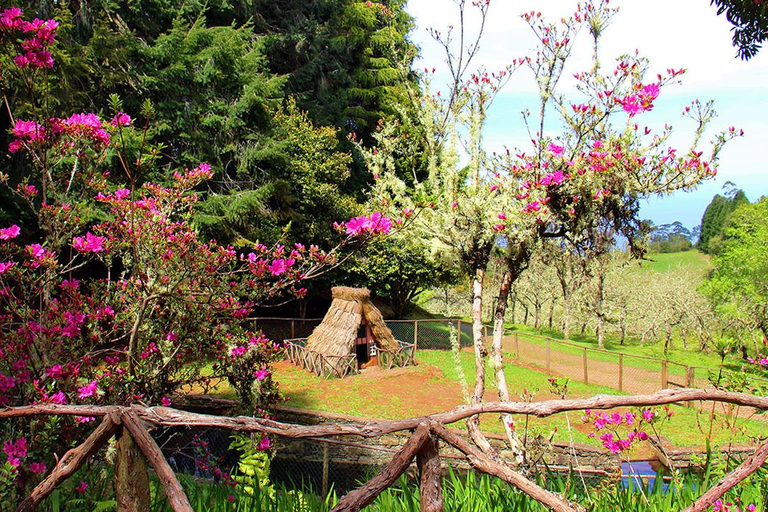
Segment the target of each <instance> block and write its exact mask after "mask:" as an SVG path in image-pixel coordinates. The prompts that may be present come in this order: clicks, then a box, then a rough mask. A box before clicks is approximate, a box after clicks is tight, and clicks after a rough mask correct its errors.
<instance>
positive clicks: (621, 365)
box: [619, 354, 624, 391]
mask: <svg viewBox="0 0 768 512" xmlns="http://www.w3.org/2000/svg"><path fill="white" fill-rule="evenodd" d="M619 391H624V354H619Z"/></svg>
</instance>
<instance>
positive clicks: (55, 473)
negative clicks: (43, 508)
mask: <svg viewBox="0 0 768 512" xmlns="http://www.w3.org/2000/svg"><path fill="white" fill-rule="evenodd" d="M699 400H701V401H718V402H726V403H731V404H736V405H741V406H746V407H754V408H756V409H759V410H763V411H765V410H768V397H759V396H754V395H748V394H744V393H733V392H727V391H719V390H701V389H669V390H663V391H659V392H657V393H654V394H650V395H634V396H615V395H597V396H594V397H592V398H583V399H569V400H550V401H545V402H533V403H526V402H487V403H480V404H475V405H464V406H459V407H457V408H455V409H453V410H450V411H446V412H442V413H438V414H433V415H430V416H423V417H416V418H408V419H403V420H392V421H382V422H373V423H349V424H335V425H309V426H308V425H294V424H288V423H281V422H277V421H273V420H268V419H262V418H253V417H246V416H237V417H225V416H212V415H206V414H197V413H192V412H186V411H181V410H177V409H172V408H168V407H143V406H138V405H132V406H128V407H123V406H88V405H55V404H40V405H29V406H23V407H11V408H6V409H0V418H12V417H28V416H40V415H77V416H95V417H101V418H102V422H101V424H100V425H99V426H98V427H97V428H96V429H95V430H94V431H93V433H91V435H90V436H89V437H88V438H87V439H86V440H85V442H83V443H82V444H81V445H79V446H77V447H75V448H73V449H71V450H70V451H68V452H67V453H66V454H65V455H64V456H63V457H61V458H60V459H59V461H58V463H57V464H56V466H55V467H54V468H53V470H52V471H51V472H50V474H48V475H47V476H46V477H45V478H44V479H43V481H42V482H41V483H40V484H38V486H37V487H35V488H34V489H33V491H32V493H31V494H30V496H28V497H27V498H26V499H24V500H23V501H22V502H21V503H20V504H19V506H18V508H17V509H16V510H17V511H31V510H34V509H35V508H36V507H37V506H38V505H39V504H40V503H41V502H42V500H44V499H45V497H46V496H48V495H49V494H50V493H51V492H52V491H53V490H54V489H55V488H56V486H58V485H59V484H60V483H61V482H63V481H64V480H66V479H67V478H68V477H69V476H70V475H72V474H73V473H74V472H75V471H77V469H79V468H80V467H82V465H83V464H85V463H86V462H87V461H88V459H90V458H91V457H92V456H93V455H95V454H96V452H98V450H99V449H100V448H101V447H102V446H104V444H105V443H106V442H107V441H108V440H109V439H110V438H111V437H112V436H115V435H116V436H117V437H118V450H117V451H118V461H117V463H116V464H118V465H119V464H121V463H123V462H122V461H121V460H120V458H121V457H124V456H125V455H123V454H124V453H127V450H121V448H120V444H123V443H125V442H126V441H128V440H129V439H130V440H131V441H132V442H135V444H136V445H137V447H138V448H139V452H140V454H142V455H143V457H145V458H146V460H147V461H148V462H149V464H150V465H152V467H153V468H154V469H155V471H156V473H157V475H158V477H159V479H160V483H161V485H162V487H163V489H164V490H165V494H166V496H167V498H168V501H169V503H170V504H171V506H172V508H173V510H174V511H177V512H190V511H192V507H191V505H190V503H189V500H188V499H187V497H186V495H185V494H184V491H183V489H182V488H181V485H180V484H179V481H178V479H177V477H176V475H175V473H174V472H173V471H172V470H171V468H170V466H168V463H167V462H166V460H165V458H164V457H163V455H162V452H161V450H160V448H159V447H158V446H157V443H156V442H155V441H154V440H153V439H152V437H151V436H150V435H149V433H148V432H147V425H146V424H154V425H163V426H178V427H181V426H185V427H192V426H198V427H200V426H205V427H218V428H225V429H231V430H235V431H240V432H260V433H263V434H269V435H275V436H284V437H290V438H303V437H304V438H306V437H315V438H319V437H326V436H334V435H356V436H360V437H363V438H370V437H377V436H380V435H383V434H388V433H393V432H398V431H406V430H408V431H413V432H414V433H413V434H412V436H411V438H410V439H409V440H408V442H406V444H405V445H404V446H403V447H402V448H401V449H400V450H399V451H398V452H397V453H395V455H394V456H393V458H392V461H391V462H390V463H389V465H388V466H387V467H386V468H385V469H384V470H383V471H382V472H381V473H380V474H379V475H378V476H376V477H374V478H373V479H371V480H369V481H368V482H367V483H365V484H363V485H362V486H361V487H359V488H358V489H355V490H353V491H351V492H350V493H348V494H347V495H345V496H344V497H342V498H341V500H340V501H339V503H338V504H337V505H336V507H335V508H334V511H357V510H360V508H362V507H363V506H365V505H366V504H368V503H371V502H372V501H373V500H375V499H376V497H377V496H378V495H379V494H380V493H381V492H382V491H383V490H384V489H386V488H387V487H389V486H390V485H392V484H393V483H394V482H395V481H396V480H397V478H398V477H399V476H400V475H401V474H402V473H403V472H404V471H405V470H406V469H407V468H408V467H409V465H410V464H411V462H413V461H414V459H415V460H416V463H417V466H418V467H419V468H420V486H421V495H422V501H421V507H422V510H423V511H426V510H429V511H439V510H442V509H443V502H442V499H443V498H442V493H441V491H440V489H441V488H442V484H441V480H440V479H441V475H440V471H438V470H437V468H439V467H440V453H439V447H438V444H437V440H438V439H439V440H441V441H442V442H444V443H447V444H448V445H450V446H453V447H454V448H456V449H458V450H459V451H460V452H461V453H463V454H464V455H465V456H466V459H467V461H468V462H469V464H470V465H471V466H472V467H474V468H475V469H476V470H478V471H480V472H483V473H487V474H489V475H493V476H496V477H498V478H501V479H502V480H505V481H506V482H509V483H510V484H512V485H513V486H515V487H517V488H518V489H520V490H521V491H523V492H524V493H526V494H527V495H528V496H530V497H531V498H533V499H535V500H536V501H538V502H540V503H542V504H543V505H545V506H547V507H549V508H551V509H552V510H556V511H562V512H565V511H574V510H581V508H580V507H579V506H578V505H577V504H574V503H570V502H569V501H567V500H566V499H565V498H563V497H561V496H559V495H556V494H554V493H552V492H550V491H547V490H546V489H544V488H542V487H540V486H539V485H537V484H536V483H534V482H532V481H531V480H529V479H528V478H526V477H525V476H524V475H522V474H521V473H519V472H517V471H515V470H514V469H512V468H511V467H509V466H508V465H506V464H504V463H503V462H500V461H498V460H497V459H495V458H494V457H492V456H490V455H488V454H486V453H483V452H482V451H480V450H478V449H477V448H476V447H475V446H473V445H471V444H470V443H469V442H468V441H466V440H465V439H464V438H462V437H460V436H458V435H457V434H456V433H455V432H453V431H451V430H449V429H447V428H446V425H449V424H451V423H455V422H457V421H461V420H464V419H467V418H469V417H472V416H475V415H477V414H483V413H508V414H529V415H534V416H539V417H545V416H551V415H553V414H557V413H561V412H565V411H575V410H584V409H593V410H595V409H613V408H616V407H631V406H639V407H644V406H645V407H647V406H654V405H663V404H670V403H677V402H689V401H699ZM766 459H768V440H763V441H762V443H761V444H760V445H759V446H758V447H757V449H756V450H755V452H754V454H753V455H752V456H751V457H750V458H748V459H747V460H746V461H745V462H744V463H742V464H741V465H740V466H739V467H737V468H736V469H735V470H734V471H732V472H731V473H730V474H728V475H726V476H725V477H724V478H723V479H721V480H720V481H719V482H718V483H717V485H716V486H715V487H713V488H712V489H709V490H708V491H706V492H705V493H704V494H703V495H702V496H701V497H700V498H699V499H697V500H696V502H694V504H693V505H692V506H691V507H689V508H688V509H687V511H691V512H698V511H703V510H706V509H707V508H708V507H709V506H710V505H712V504H713V503H714V502H715V501H716V500H717V499H719V498H720V497H721V496H722V495H723V494H724V493H725V492H727V491H728V490H730V489H731V488H733V487H734V486H735V485H737V484H738V483H739V482H740V481H742V480H744V479H745V478H748V477H749V476H750V475H751V474H752V473H754V472H755V471H757V469H759V468H760V467H761V466H762V465H763V464H765V461H766ZM131 464H132V468H133V470H131V471H128V472H122V473H121V474H122V475H126V474H127V475H130V477H131V478H134V479H136V481H137V482H138V484H137V485H139V486H141V485H144V484H142V483H141V482H142V481H146V469H144V470H143V471H142V470H141V468H142V465H141V464H137V463H136V461H133V462H131ZM142 473H143V476H142ZM131 488H132V487H131V486H130V485H126V482H124V481H123V482H120V485H115V492H116V499H117V502H118V504H119V505H118V510H120V511H128V510H142V508H141V506H140V505H137V502H136V500H137V497H136V496H124V495H121V494H120V493H125V492H126V489H131ZM133 491H134V492H133V494H136V493H135V488H133ZM146 492H147V493H148V492H149V491H148V487H147V491H146ZM147 495H148V494H147ZM139 498H140V497H139Z"/></svg>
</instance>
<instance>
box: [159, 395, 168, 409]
mask: <svg viewBox="0 0 768 512" xmlns="http://www.w3.org/2000/svg"><path fill="white" fill-rule="evenodd" d="M160 404H161V405H162V406H163V407H170V406H171V399H170V398H168V397H167V396H164V397H163V398H161V399H160Z"/></svg>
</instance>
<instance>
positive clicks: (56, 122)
mask: <svg viewBox="0 0 768 512" xmlns="http://www.w3.org/2000/svg"><path fill="white" fill-rule="evenodd" d="M50 125H51V133H53V134H56V135H59V134H67V135H69V136H71V137H77V138H80V137H82V138H85V139H88V140H91V141H93V142H94V143H95V144H97V145H102V146H106V145H107V144H109V139H110V136H109V133H108V132H107V131H106V130H105V129H104V125H103V124H102V122H101V119H99V116H97V115H96V114H88V113H85V112H83V113H81V114H72V115H71V116H69V117H68V118H67V119H59V118H53V119H51V120H50Z"/></svg>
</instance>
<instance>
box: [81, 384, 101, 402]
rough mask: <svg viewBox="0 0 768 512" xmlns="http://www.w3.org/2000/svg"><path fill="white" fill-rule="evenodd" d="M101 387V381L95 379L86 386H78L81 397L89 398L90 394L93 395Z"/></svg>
mask: <svg viewBox="0 0 768 512" xmlns="http://www.w3.org/2000/svg"><path fill="white" fill-rule="evenodd" d="M98 389H99V383H98V382H97V381H95V380H92V381H91V382H89V383H88V384H86V385H85V386H83V387H81V388H78V391H79V392H80V394H79V395H78V397H79V398H88V397H90V396H93V395H95V394H96V392H97V391H98Z"/></svg>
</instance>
